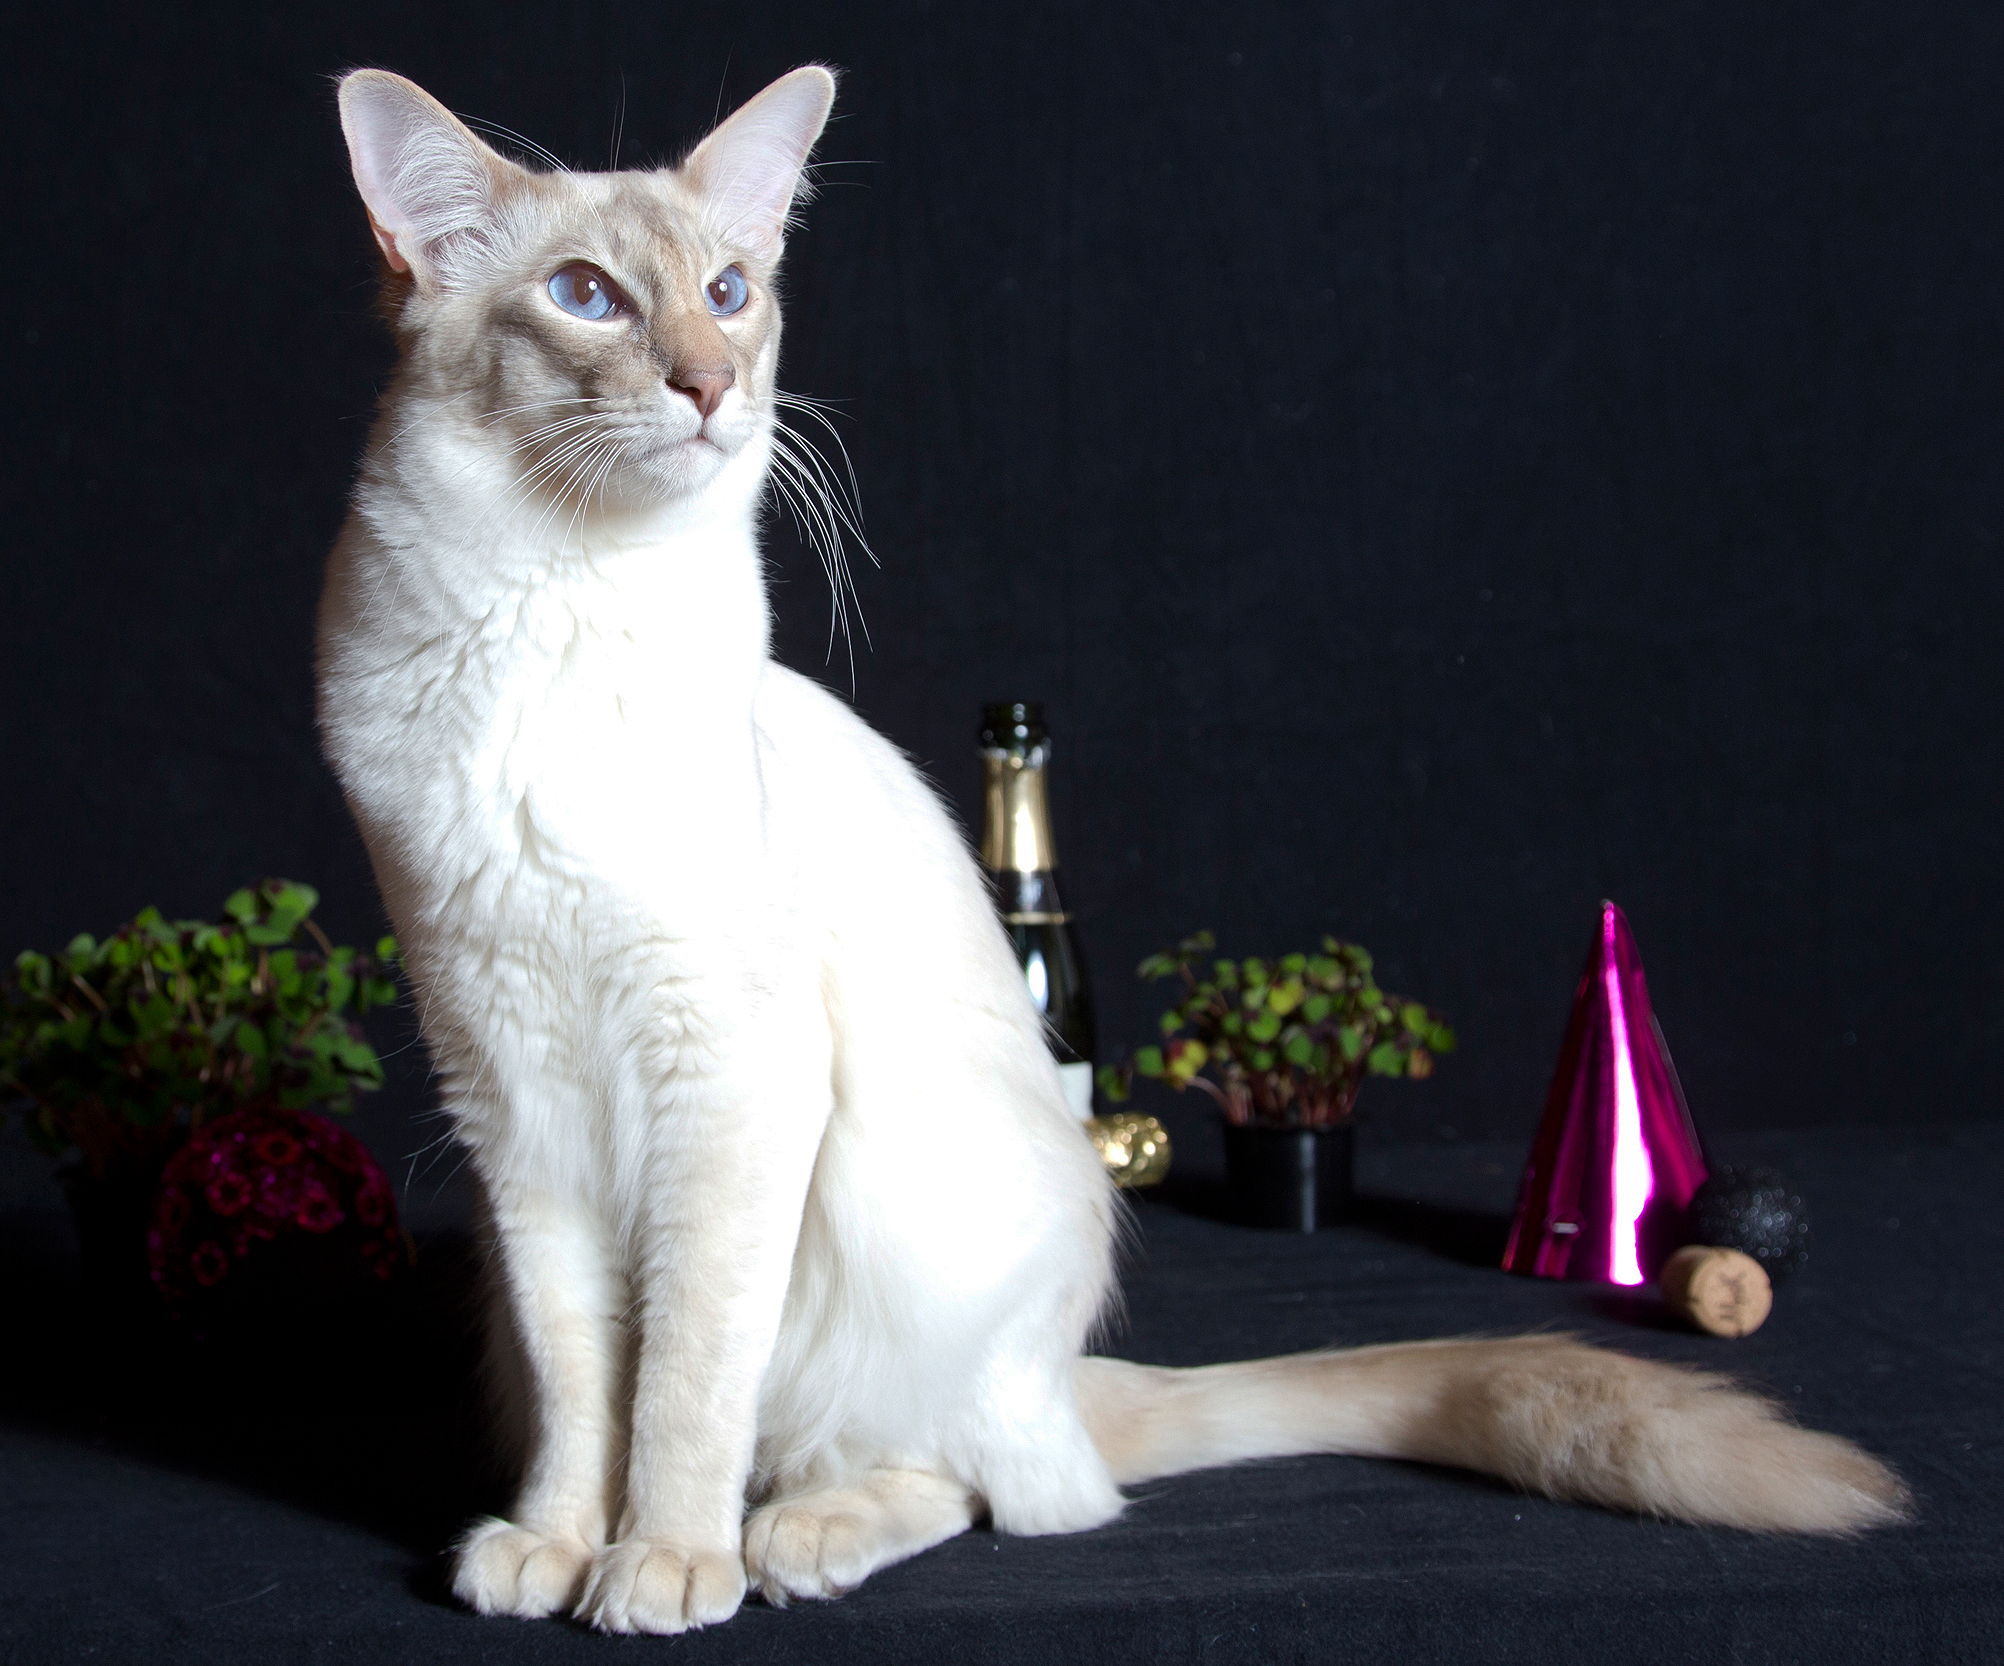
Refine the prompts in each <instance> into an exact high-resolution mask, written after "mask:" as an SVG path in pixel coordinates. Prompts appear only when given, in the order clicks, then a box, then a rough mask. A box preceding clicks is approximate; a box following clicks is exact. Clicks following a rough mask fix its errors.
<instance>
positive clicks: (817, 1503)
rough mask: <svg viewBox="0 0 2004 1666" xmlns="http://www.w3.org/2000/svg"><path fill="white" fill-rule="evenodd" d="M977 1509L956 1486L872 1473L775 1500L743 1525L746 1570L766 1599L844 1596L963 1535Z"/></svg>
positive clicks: (938, 1478)
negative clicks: (897, 1565) (884, 1571)
mask: <svg viewBox="0 0 2004 1666" xmlns="http://www.w3.org/2000/svg"><path fill="white" fill-rule="evenodd" d="M978 1511H979V1505H978V1503H977V1501H976V1499H975V1496H974V1494H973V1493H971V1492H969V1491H968V1489H967V1488H966V1487H964V1486H962V1485H961V1484H960V1483H959V1482H958V1481H952V1480H948V1479H947V1478H946V1477H945V1476H943V1475H929V1474H926V1473H925V1472H923V1471H920V1470H915V1469H872V1470H868V1471H866V1472H865V1473H864V1474H863V1475H862V1476H860V1477H859V1478H858V1479H857V1480H855V1481H853V1482H850V1483H849V1484H847V1485H846V1486H837V1487H821V1488H817V1489H816V1490H814V1491H812V1492H802V1493H795V1494H793V1495H792V1496H791V1497H788V1498H778V1499H774V1500H773V1501H772V1502H771V1503H770V1504H766V1505H764V1506H762V1507H761V1508H759V1509H757V1510H755V1511H753V1512H752V1515H751V1519H750V1520H748V1521H747V1522H746V1523H745V1572H746V1574H747V1575H748V1576H749V1578H750V1581H751V1583H752V1585H753V1586H754V1587H755V1588H756V1589H757V1590H758V1591H759V1592H760V1594H761V1595H763V1596H764V1598H765V1600H766V1601H767V1602H770V1603H773V1604H775V1605H777V1606H781V1607H783V1606H784V1605H785V1604H786V1603H787V1602H789V1601H791V1600H792V1599H793V1598H795V1597H839V1596H841V1595H842V1594H843V1593H844V1592H845V1591H852V1590H854V1589H855V1588H856V1587H857V1586H858V1585H860V1584H862V1582H863V1581H864V1580H865V1579H867V1578H869V1576H870V1575H871V1574H873V1573H875V1572H876V1571H877V1569H879V1568H885V1567H889V1566H890V1565H891V1564H892V1563H893V1562H902V1561H903V1560H904V1559H905V1558H906V1557H908V1556H916V1555H917V1554H918V1553H919V1552H920V1551H922V1550H930V1549H931V1548H932V1547H933V1546H934V1545H936V1544H939V1543H941V1542H942V1541H944V1540H947V1539H950V1538H952V1537H953V1536H954V1535H955V1534H956V1533H964V1532H966V1531H967V1529H968V1528H969V1527H971V1526H973V1525H974V1519H975V1516H976V1515H977V1513H978Z"/></svg>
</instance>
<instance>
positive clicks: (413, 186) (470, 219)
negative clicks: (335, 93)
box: [340, 69, 521, 292]
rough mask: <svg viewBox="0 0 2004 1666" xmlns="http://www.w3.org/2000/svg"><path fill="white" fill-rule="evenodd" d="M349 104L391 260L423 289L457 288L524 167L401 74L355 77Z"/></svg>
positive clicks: (376, 225) (351, 133) (356, 146)
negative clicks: (510, 185) (511, 182)
mask: <svg viewBox="0 0 2004 1666" xmlns="http://www.w3.org/2000/svg"><path fill="white" fill-rule="evenodd" d="M340 100H341V131H342V132H343V133H344V134H345V135H346V136H347V139H348V160H349V162H350V164H351V165H352V166H353V168H354V170H355V189H356V190H358V191H359V192H361V194H362V202H363V205H364V206H365V207H366V208H367V209H368V211H369V229H370V230H372V231H373V232H374V233H375V234H376V242H377V244H378V245H379V246H380V247H381V249H382V251H383V258H384V260H386V261H388V262H389V266H390V270H391V271H393V272H408V273H409V274H410V275H411V276H412V277H413V278H414V279H415V280H416V282H417V285H418V287H419V289H421V290H424V291H427V292H432V291H436V290H439V289H443V288H447V287H449V286H450V285H451V284H452V282H453V281H454V279H455V278H456V277H459V276H461V275H463V274H464V273H465V272H466V269H467V268H468V267H469V266H471V265H473V264H475V263H476V262H477V260H478V257H479V255H480V253H481V252H482V251H483V250H484V249H485V247H486V235H485V234H486V231H487V228H488V226H489V225H490V223H491V222H492V220H493V218H494V214H495V210H496V206H497V204H498V203H499V200H500V196H501V193H502V191H503V190H504V189H505V188H506V185H507V182H508V176H509V175H510V174H511V173H519V172H521V170H520V169H519V168H517V167H516V166H515V164H514V163H512V162H510V161H508V160H507V159H506V158H505V157H501V156H497V155H496V154H495V153H494V152H493V151H492V150H490V149H488V147H487V146H486V145H484V144H482V143H481V142H480V141H479V140H478V139H477V138H475V137H474V136H473V134H472V133H471V132H470V131H469V130H468V129H467V127H466V124H465V123H464V122H462V121H461V120H460V119H459V118H458V117H457V116H455V115H454V114H453V113H452V112H451V111H450V110H448V109H447V108H446V107H445V106H444V105H443V104H441V103H439V101H438V100H437V99H435V98H433V97H432V96H431V94H430V93H428V92H426V91H425V90H424V89H423V88H422V87H420V86H418V85H417V84H416V83H415V82H411V81H406V80H405V79H404V78H403V77H402V76H401V75H392V74H390V73H389V72H388V71H387V70H380V69H358V70H353V71H351V72H349V73H348V74H347V75H344V76H343V77H342V78H341V93H340Z"/></svg>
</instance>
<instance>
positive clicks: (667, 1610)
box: [576, 1539, 745, 1634]
mask: <svg viewBox="0 0 2004 1666" xmlns="http://www.w3.org/2000/svg"><path fill="white" fill-rule="evenodd" d="M744 1600H745V1564H744V1558H743V1557H741V1556H739V1555H738V1554H737V1552H735V1551H728V1550H691V1549H688V1548H686V1547H684V1546H681V1545H677V1544H673V1543H670V1542H669V1541H667V1540H663V1539H622V1540H621V1541H620V1542H619V1543H618V1544H615V1545H608V1546H607V1547H606V1548H605V1549H604V1550H602V1551H600V1552H599V1554H598V1556H597V1557H596V1559H595V1560H594V1561H593V1562H592V1567H591V1575H590V1577H589V1578H588V1579H587V1580H586V1581H585V1588H584V1594H583V1596H582V1597H581V1598H580V1599H579V1601H578V1604H577V1609H576V1612H577V1617H578V1618H579V1619H581V1620H583V1621H585V1622H586V1623H587V1624H590V1625H594V1626H596V1627H597V1628H598V1629H599V1630H600V1631H645V1632H652V1633H656V1634H660V1633H667V1632H677V1631H687V1630H689V1629H690V1628H691V1627H694V1626H708V1625H715V1624H717V1623H718V1622H719V1621H720V1620H728V1619H729V1618H730V1617H731V1616H732V1615H733V1614H735V1613H736V1612H737V1611H738V1607H739V1605H740V1604H741V1603H743V1601H744Z"/></svg>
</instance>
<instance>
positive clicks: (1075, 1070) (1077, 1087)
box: [1058, 1064, 1092, 1122]
mask: <svg viewBox="0 0 2004 1666" xmlns="http://www.w3.org/2000/svg"><path fill="white" fill-rule="evenodd" d="M1058 1077H1059V1079H1060V1080H1061V1081H1062V1082H1063V1083H1064V1084H1065V1103H1066V1104H1068V1105H1070V1106H1071V1108H1072V1115H1073V1116H1075V1117H1077V1118H1078V1119H1079V1121H1081V1122H1084V1121H1085V1120H1086V1119H1087V1118H1089V1117H1090V1116H1091V1115H1092V1066H1091V1065H1089V1064H1061V1065H1059V1066H1058Z"/></svg>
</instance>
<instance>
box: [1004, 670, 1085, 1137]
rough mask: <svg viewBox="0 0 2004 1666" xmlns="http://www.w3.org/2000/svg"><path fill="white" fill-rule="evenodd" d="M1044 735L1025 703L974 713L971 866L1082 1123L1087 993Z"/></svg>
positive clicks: (1040, 718) (1038, 711) (1036, 713)
mask: <svg viewBox="0 0 2004 1666" xmlns="http://www.w3.org/2000/svg"><path fill="white" fill-rule="evenodd" d="M1050 758H1051V737H1050V735H1049V734H1048V733H1047V732H1046V730H1045V728H1044V712H1043V708H1042V707H1041V706H1040V705H1038V704H1037V703H1036V702H1035V701H1033V700H1002V701H996V702H994V703H992V704H989V705H986V706H983V707H982V708H981V766H982V770H983V773H984V775H985V777H986V780H985V786H986V793H985V802H984V808H983V813H982V818H981V865H982V866H983V867H984V868H985V869H987V871H988V878H989V883H990V885H991V886H992V888H993V890H994V893H995V902H996V906H997V907H998V908H999V909H1000V910H1001V913H1002V923H1003V924H1004V925H1005V926H1007V927H1008V928H1009V937H1010V941H1011V942H1012V943H1013V944H1014V945H1015V948H1016V960H1017V963H1018V964H1019V965H1020V966H1021V967H1022V968H1023V978H1024V981H1025V982H1027V983H1028V984H1029V986H1030V998H1031V999H1032V1000H1033V1001H1035V1002H1036V1004H1037V1010H1038V1011H1039V1012H1041V1013H1042V1014H1043V1015H1044V1020H1045V1022H1046V1024H1047V1025H1048V1026H1049V1031H1048V1033H1049V1035H1050V1038H1051V1048H1052V1051H1053V1052H1055V1053H1056V1054H1057V1056H1058V1074H1059V1075H1060V1076H1061V1077H1063V1079H1064V1084H1065V1097H1066V1099H1067V1100H1068V1101H1069V1102H1070V1104H1071V1107H1072V1109H1073V1111H1074V1112H1076V1113H1077V1115H1078V1117H1079V1119H1080V1120H1081V1121H1084V1120H1085V1119H1086V1118H1087V1117H1089V1116H1091V1115H1092V1055H1093V1022H1092V990H1091V987H1090V985H1089V984H1088V983H1087V981H1086V968H1085V961H1084V959H1083V958H1082V957H1081V955H1080V954H1079V945H1078V937H1077V934H1076V933H1075V932H1074V931H1073V929H1072V916H1071V912H1070V911H1069V910H1068V909H1067V908H1066V907H1065V903H1064V898H1063V896H1062V895H1061V894H1060V892H1059V890H1058V858H1057V853H1056V852H1055V850H1054V849H1053V848H1052V845H1051V813H1050V798H1049V792H1048V789H1047V788H1046V786H1045V780H1044V770H1045V767H1046V766H1047V765H1048V764H1049V762H1050Z"/></svg>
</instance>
